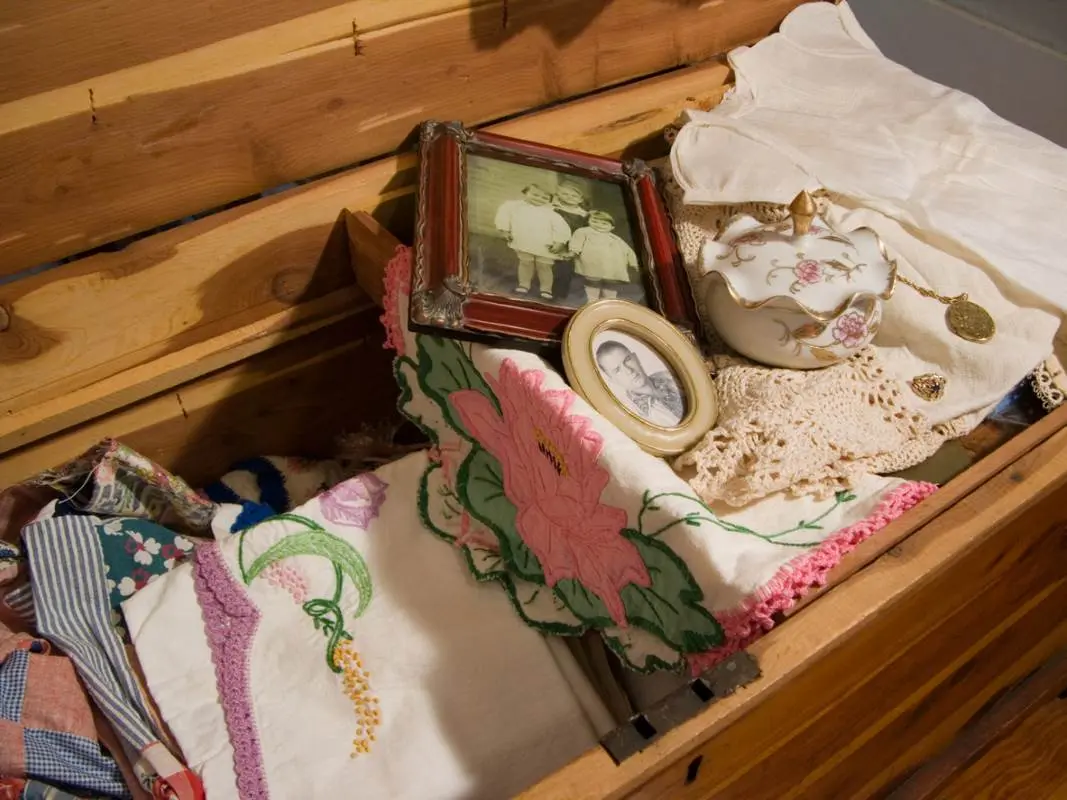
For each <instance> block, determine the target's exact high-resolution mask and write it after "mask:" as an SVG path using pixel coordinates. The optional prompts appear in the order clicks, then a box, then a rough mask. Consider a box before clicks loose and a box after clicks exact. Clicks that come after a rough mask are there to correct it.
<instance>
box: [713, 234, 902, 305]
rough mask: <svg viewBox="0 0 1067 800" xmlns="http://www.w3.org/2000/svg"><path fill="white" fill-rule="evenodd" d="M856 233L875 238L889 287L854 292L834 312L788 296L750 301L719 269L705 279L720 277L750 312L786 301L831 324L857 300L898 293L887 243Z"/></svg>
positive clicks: (893, 262)
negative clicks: (873, 290) (884, 265)
mask: <svg viewBox="0 0 1067 800" xmlns="http://www.w3.org/2000/svg"><path fill="white" fill-rule="evenodd" d="M761 227H768V226H761ZM856 231H867V232H869V233H870V234H871V235H872V236H874V240H875V243H876V244H877V245H878V251H879V252H880V253H881V255H882V258H884V259H885V261H886V263H888V264H889V278H888V285H887V286H886V288H885V289H884V290H883V291H882V292H880V293H875V292H854V293H853V294H851V295H849V296H848V297H846V298H845V299H844V300H843V301H842V302H841V304H840V305H838V306H837V308H835V309H834V310H833V311H815V310H814V309H812V308H808V307H807V306H806V305H804V304H803V303H801V302H800V301H799V300H797V299H796V298H795V297H793V296H791V295H787V294H776V295H772V296H770V297H768V298H765V299H763V300H759V301H754V300H748V299H746V298H744V297H742V296H741V295H739V294H738V293H737V290H736V289H735V288H734V287H733V284H731V283H730V279H729V278H728V277H727V276H726V274H725V273H724V272H723V271H722V270H719V269H714V270H708V272H707V273H706V274H705V277H708V278H715V277H716V276H718V278H719V280H721V281H722V283H723V285H724V286H725V287H726V291H727V292H729V294H730V299H731V300H733V301H734V303H735V304H736V305H739V306H741V307H742V308H746V309H748V310H749V311H753V310H755V309H757V308H763V307H764V306H765V305H768V304H769V303H772V302H774V301H775V300H784V301H785V302H786V303H787V304H788V305H790V306H792V307H793V308H796V309H798V310H800V311H802V312H804V313H805V314H807V315H808V316H809V317H812V318H814V319H817V320H819V321H820V322H829V321H830V320H832V319H835V318H837V317H839V316H841V315H842V314H843V313H845V311H846V310H847V309H848V308H849V307H850V306H851V305H852V304H853V303H855V302H856V299H857V298H863V297H878V298H881V299H882V300H889V299H890V298H891V297H892V296H893V292H894V291H896V288H897V262H896V259H894V258H890V257H889V250H888V249H887V248H886V245H885V242H884V241H882V237H881V236H879V235H878V232H877V231H875V230H872V229H871V228H867V227H861V228H856V230H855V231H849V233H850V234H852V233H855V232H856ZM724 244H726V245H729V243H728V242H724ZM779 307H780V306H779Z"/></svg>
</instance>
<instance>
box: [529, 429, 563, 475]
mask: <svg viewBox="0 0 1067 800" xmlns="http://www.w3.org/2000/svg"><path fill="white" fill-rule="evenodd" d="M533 432H534V440H535V441H536V442H537V449H538V450H539V451H540V452H541V455H543V456H544V457H545V458H546V459H548V463H549V464H551V465H552V469H554V470H555V471H556V474H557V475H559V476H560V477H563V478H566V477H567V475H568V471H567V462H566V461H565V460H564V459H563V453H561V452H560V450H559V448H558V447H556V445H555V444H554V443H553V442H552V440H551V439H549V438H548V437H547V436H545V433H544V431H542V430H541V429H540V428H537V427H535V428H534V431H533Z"/></svg>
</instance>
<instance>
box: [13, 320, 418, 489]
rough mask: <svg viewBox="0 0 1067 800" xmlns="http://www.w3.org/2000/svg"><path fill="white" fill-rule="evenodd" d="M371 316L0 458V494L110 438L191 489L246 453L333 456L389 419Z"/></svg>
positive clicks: (392, 398) (384, 354)
mask: <svg viewBox="0 0 1067 800" xmlns="http://www.w3.org/2000/svg"><path fill="white" fill-rule="evenodd" d="M379 313H380V312H378V311H377V310H376V309H366V310H364V311H363V312H361V313H359V314H357V315H355V316H352V317H348V318H346V319H344V320H341V321H339V322H336V323H334V324H332V325H329V326H327V327H325V328H323V329H321V330H319V331H317V332H315V333H312V334H309V335H307V336H305V337H303V338H301V339H298V340H296V341H292V342H288V343H286V344H282V345H280V346H278V347H275V348H273V349H271V350H268V351H266V352H263V353H258V354H256V355H254V356H252V357H250V358H248V359H247V360H245V361H242V362H240V363H238V364H234V365H232V366H230V367H228V368H227V369H224V370H221V371H219V372H216V373H213V374H210V375H207V376H204V377H201V378H199V379H197V380H195V381H192V382H190V383H187V384H184V385H182V386H179V387H177V388H176V389H171V390H169V391H166V392H164V393H161V394H159V395H157V396H155V397H151V398H148V399H146V400H142V401H141V402H139V403H134V404H131V405H129V406H127V407H125V408H123V409H122V410H121V411H117V412H115V413H112V414H109V415H107V416H104V417H101V418H99V419H97V420H95V421H93V422H90V423H87V424H85V425H82V426H79V427H76V428H72V429H71V430H69V431H65V432H64V433H62V434H59V435H57V436H54V437H51V438H48V439H45V440H43V441H41V442H37V443H35V444H34V445H32V446H30V447H26V448H22V449H20V450H16V451H14V452H11V453H7V454H5V455H3V456H2V457H0V487H5V486H10V485H11V484H13V483H17V482H19V481H22V480H25V479H26V478H28V477H30V476H32V475H35V474H37V473H38V472H40V471H41V470H44V469H49V468H52V467H55V466H57V465H59V464H62V463H64V462H65V461H67V460H69V459H71V458H74V457H75V456H77V455H78V454H80V453H82V452H84V451H86V450H87V449H89V448H90V447H92V446H93V445H94V444H96V443H97V442H99V441H100V440H101V439H104V438H108V437H111V438H116V439H119V440H121V441H122V442H123V443H124V444H127V445H129V446H131V447H133V448H134V449H135V450H137V451H138V452H140V453H143V454H144V455H146V456H148V457H149V458H151V459H153V460H154V461H156V462H158V463H159V464H161V465H162V466H164V467H166V468H167V469H170V470H172V471H174V472H175V473H176V474H179V475H181V476H182V477H184V478H186V479H188V480H189V481H191V482H192V483H194V485H198V484H200V483H201V482H202V481H205V480H210V479H212V478H215V477H218V476H219V475H221V474H222V473H223V472H224V471H225V470H226V469H227V468H228V467H229V466H230V465H231V464H233V463H234V462H235V461H237V460H239V459H242V458H246V457H248V456H252V455H306V456H317V457H327V456H332V455H334V454H335V452H336V449H335V440H336V438H337V436H338V435H339V434H341V433H344V432H355V431H358V430H359V429H360V426H361V425H362V424H364V423H374V422H376V421H379V420H384V419H389V418H395V415H396V398H397V388H396V383H395V381H394V380H393V378H392V372H391V363H392V359H391V355H390V353H389V352H388V351H386V350H385V348H384V347H383V346H382V341H383V333H382V330H381V326H380V325H379V323H378V314H379Z"/></svg>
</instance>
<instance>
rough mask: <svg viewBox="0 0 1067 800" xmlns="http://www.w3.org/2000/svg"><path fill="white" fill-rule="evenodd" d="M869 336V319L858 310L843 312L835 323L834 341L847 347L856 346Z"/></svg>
mask: <svg viewBox="0 0 1067 800" xmlns="http://www.w3.org/2000/svg"><path fill="white" fill-rule="evenodd" d="M866 336H867V321H866V320H865V319H864V318H863V315H862V314H861V313H860V312H858V311H849V312H848V313H847V314H842V315H841V316H840V317H839V318H838V320H837V322H836V323H834V341H835V342H839V343H841V344H842V345H844V346H845V347H848V348H850V349H851V348H856V347H859V346H860V345H861V344H863V340H864V339H865V338H866Z"/></svg>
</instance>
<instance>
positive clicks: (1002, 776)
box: [937, 699, 1067, 800]
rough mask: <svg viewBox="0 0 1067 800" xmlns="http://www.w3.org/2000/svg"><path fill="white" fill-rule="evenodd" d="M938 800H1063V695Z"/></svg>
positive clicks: (1066, 778) (1066, 770)
mask: <svg viewBox="0 0 1067 800" xmlns="http://www.w3.org/2000/svg"><path fill="white" fill-rule="evenodd" d="M937 798H938V800H1016V798H1018V800H1065V798H1067V699H1063V700H1053V701H1051V702H1049V703H1048V704H1047V705H1045V706H1044V707H1042V708H1041V709H1040V710H1038V711H1037V712H1036V713H1035V714H1034V715H1033V716H1032V717H1030V718H1029V719H1027V720H1026V722H1025V723H1023V725H1022V727H1021V728H1019V730H1017V731H1016V732H1015V733H1013V734H1012V735H1011V736H1010V737H1008V738H1007V739H1005V740H1004V741H1003V742H1000V743H999V744H997V745H996V747H994V748H993V749H992V750H991V751H990V752H989V753H988V754H986V755H985V756H983V757H982V759H981V761H979V762H978V763H977V764H975V765H974V766H972V767H971V768H970V769H968V770H967V771H966V772H965V773H964V774H963V775H962V776H960V777H959V778H958V779H957V780H955V781H953V782H952V783H951V784H950V785H949V786H948V787H947V788H946V789H945V790H944V791H943V792H941V793H940V794H938V795H937Z"/></svg>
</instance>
